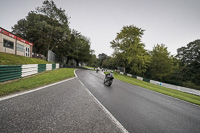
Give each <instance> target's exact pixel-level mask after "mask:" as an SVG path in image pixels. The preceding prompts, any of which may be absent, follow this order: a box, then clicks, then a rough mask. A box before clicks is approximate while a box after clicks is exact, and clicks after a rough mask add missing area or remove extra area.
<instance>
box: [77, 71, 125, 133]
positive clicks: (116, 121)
mask: <svg viewBox="0 0 200 133" xmlns="http://www.w3.org/2000/svg"><path fill="white" fill-rule="evenodd" d="M75 71H76V70H74V73H75ZM75 76H76V77H77V75H76V73H75ZM77 79H78V77H77ZM78 80H79V79H78ZM79 82H80V83H81V84H82V85H83V87H84V88H85V89H86V91H87V92H88V94H89V95H90V96H91V97H92V98H93V99H94V101H95V102H96V103H97V105H98V106H99V107H100V108H101V109H102V110H103V111H104V112H105V113H106V115H107V116H108V117H109V118H110V119H111V121H113V122H114V123H115V124H116V125H117V127H118V128H119V129H120V130H121V131H122V132H123V133H129V132H128V131H127V130H126V129H125V128H124V127H123V126H122V124H121V123H120V122H119V121H118V120H117V119H116V118H115V117H114V116H113V115H112V114H111V113H110V112H109V111H108V110H107V109H106V107H104V106H103V105H102V104H101V103H100V102H99V100H97V98H96V97H95V96H94V95H93V94H92V93H91V92H90V91H89V89H88V88H86V86H85V85H84V84H83V83H82V82H81V81H80V80H79Z"/></svg>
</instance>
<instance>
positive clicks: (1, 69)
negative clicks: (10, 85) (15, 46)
mask: <svg viewBox="0 0 200 133" xmlns="http://www.w3.org/2000/svg"><path fill="white" fill-rule="evenodd" d="M21 73H22V67H21V65H15V66H9V65H1V66H0V82H4V81H8V80H12V79H16V78H20V77H21Z"/></svg>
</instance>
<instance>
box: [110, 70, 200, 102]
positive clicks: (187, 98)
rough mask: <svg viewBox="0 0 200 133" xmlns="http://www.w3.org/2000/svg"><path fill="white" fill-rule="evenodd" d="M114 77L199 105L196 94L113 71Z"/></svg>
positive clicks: (198, 98)
mask: <svg viewBox="0 0 200 133" xmlns="http://www.w3.org/2000/svg"><path fill="white" fill-rule="evenodd" d="M114 77H115V79H118V80H121V81H124V82H127V83H130V84H133V85H136V86H140V87H143V88H146V89H149V90H152V91H155V92H159V93H162V94H165V95H168V96H172V97H175V98H178V99H181V100H184V101H188V102H191V103H194V104H197V105H200V96H197V95H192V94H189V93H184V92H181V91H177V90H173V89H169V88H166V87H162V86H158V85H154V84H151V83H148V82H144V81H141V80H138V79H134V78H132V77H128V76H125V75H121V74H119V73H116V72H114Z"/></svg>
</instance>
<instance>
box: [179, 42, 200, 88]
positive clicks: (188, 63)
mask: <svg viewBox="0 0 200 133" xmlns="http://www.w3.org/2000/svg"><path fill="white" fill-rule="evenodd" d="M177 53H178V54H177V56H176V57H177V58H178V59H180V60H181V65H182V67H183V69H182V70H183V71H182V73H183V74H184V75H183V76H184V81H191V82H193V83H195V84H196V85H200V39H198V40H195V41H193V42H190V43H189V44H187V46H186V47H181V48H179V49H177Z"/></svg>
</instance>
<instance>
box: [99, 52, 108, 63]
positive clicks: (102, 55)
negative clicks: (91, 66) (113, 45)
mask: <svg viewBox="0 0 200 133" xmlns="http://www.w3.org/2000/svg"><path fill="white" fill-rule="evenodd" d="M98 58H99V61H100V63H99V65H100V66H102V63H103V61H104V60H105V59H107V58H108V56H107V55H106V54H104V53H102V54H99V55H98Z"/></svg>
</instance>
